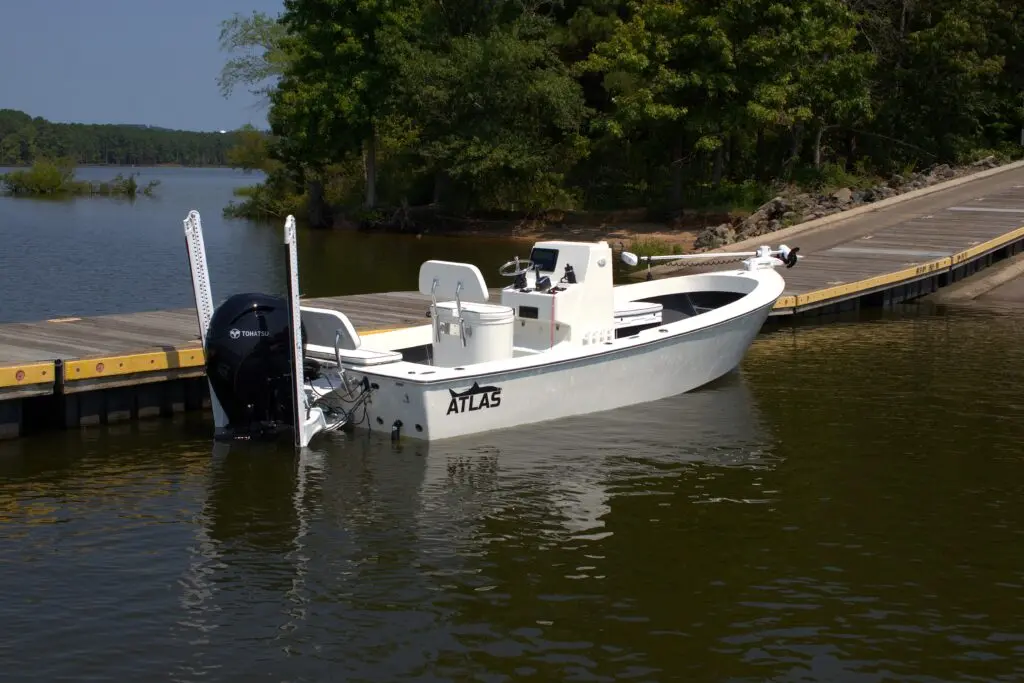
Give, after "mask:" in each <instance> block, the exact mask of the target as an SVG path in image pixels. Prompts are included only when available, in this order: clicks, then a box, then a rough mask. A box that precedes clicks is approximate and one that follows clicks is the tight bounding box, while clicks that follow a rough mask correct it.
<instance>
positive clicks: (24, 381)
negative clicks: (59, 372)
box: [0, 361, 55, 387]
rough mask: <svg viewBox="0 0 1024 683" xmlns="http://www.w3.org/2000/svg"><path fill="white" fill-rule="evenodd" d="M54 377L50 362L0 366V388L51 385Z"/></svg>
mask: <svg viewBox="0 0 1024 683" xmlns="http://www.w3.org/2000/svg"><path fill="white" fill-rule="evenodd" d="M54 377H55V373H54V371H53V362H52V361H46V362H42V363H21V364H18V365H4V366H0V387H24V386H28V385H31V384H48V383H49V384H52V383H53V378H54Z"/></svg>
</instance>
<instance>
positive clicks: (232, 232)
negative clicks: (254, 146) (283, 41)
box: [0, 167, 529, 322]
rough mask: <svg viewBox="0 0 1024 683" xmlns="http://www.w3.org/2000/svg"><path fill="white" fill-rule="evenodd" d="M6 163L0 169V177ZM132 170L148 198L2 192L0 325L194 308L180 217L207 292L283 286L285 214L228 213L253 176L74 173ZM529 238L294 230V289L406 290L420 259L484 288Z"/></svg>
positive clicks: (321, 292) (524, 251)
mask: <svg viewBox="0 0 1024 683" xmlns="http://www.w3.org/2000/svg"><path fill="white" fill-rule="evenodd" d="M8 170H10V169H5V168H0V173H3V172H6V171H8ZM119 172H120V173H125V174H128V173H132V172H134V173H138V174H139V178H138V181H139V183H140V184H145V183H147V182H149V181H150V180H159V181H160V183H161V184H160V186H158V187H157V188H156V190H155V195H154V196H153V197H139V198H137V199H136V200H135V201H128V200H124V199H111V198H103V197H79V198H75V199H70V200H60V201H55V200H38V199H26V198H22V197H18V198H14V197H2V196H0V243H2V244H3V249H2V250H0V285H2V288H3V292H4V299H3V303H0V322H15V321H26V320H41V319H49V318H56V317H64V316H72V315H76V316H87V315H102V314H106V313H123V312H134V311H146V310H159V309H167V308H181V307H186V306H193V305H194V304H195V300H194V298H193V294H192V281H191V278H190V276H189V269H188V260H187V256H186V252H185V236H184V232H183V227H182V221H183V220H184V219H185V217H186V215H188V212H189V211H190V210H192V209H196V210H198V211H199V212H200V215H201V217H202V222H203V238H204V241H205V243H206V252H207V262H208V265H209V268H210V273H211V281H212V286H213V290H214V297H215V298H218V299H219V298H224V297H227V296H228V295H230V294H234V293H236V292H242V291H253V290H255V291H266V292H270V293H283V292H284V291H285V270H284V268H285V265H284V254H283V252H282V249H283V247H281V246H280V245H281V241H282V236H283V225H284V221H274V222H273V223H262V222H259V223H257V222H251V221H246V220H227V219H225V218H223V215H222V210H223V208H224V207H225V206H226V205H227V204H228V202H230V201H231V200H232V199H233V196H232V190H233V189H234V188H236V187H239V186H243V185H251V184H253V183H255V182H258V181H259V180H260V176H259V175H257V174H253V175H246V174H244V173H242V172H241V171H235V170H230V169H182V168H120V167H113V168H102V167H91V168H84V169H80V170H79V171H78V174H77V175H78V177H79V178H80V179H83V180H109V179H111V178H113V177H114V176H115V175H116V174H117V173H119ZM517 254H518V255H519V256H520V257H522V258H526V257H528V256H529V253H528V245H524V244H522V243H521V242H520V243H516V242H514V241H512V240H499V239H479V238H476V239H474V238H446V237H434V236H424V237H422V238H416V237H415V236H411V235H409V236H396V235H381V234H368V233H359V232H354V231H330V232H324V231H309V230H302V231H300V234H299V269H300V275H301V284H302V293H303V295H304V296H334V295H340V294H360V293H366V292H379V291H395V290H413V289H416V285H417V282H416V278H417V275H418V272H419V266H420V263H422V262H423V261H424V260H426V259H430V258H446V259H450V260H457V261H458V260H468V261H471V262H473V263H476V264H477V265H478V266H479V267H480V269H481V271H482V272H483V273H484V276H485V278H486V279H487V280H488V284H490V285H491V286H501V285H503V284H504V282H503V280H504V279H503V278H501V277H500V276H499V275H497V269H498V267H499V266H500V265H501V264H502V263H504V262H505V261H508V260H509V259H511V258H512V257H513V256H515V255H517Z"/></svg>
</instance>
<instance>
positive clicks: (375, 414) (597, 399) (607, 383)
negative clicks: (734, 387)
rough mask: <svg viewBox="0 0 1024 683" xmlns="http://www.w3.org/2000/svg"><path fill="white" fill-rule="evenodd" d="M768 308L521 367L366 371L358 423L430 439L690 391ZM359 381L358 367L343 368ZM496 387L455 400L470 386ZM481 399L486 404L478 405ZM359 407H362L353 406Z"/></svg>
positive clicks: (726, 366)
mask: <svg viewBox="0 0 1024 683" xmlns="http://www.w3.org/2000/svg"><path fill="white" fill-rule="evenodd" d="M770 309H771V305H768V306H765V307H762V308H760V309H757V310H754V311H751V312H749V313H746V314H743V315H740V316H737V317H735V318H731V319H729V320H726V321H723V322H721V323H719V324H716V325H712V326H709V327H704V328H699V329H697V330H694V331H693V332H689V333H684V334H678V335H672V336H670V337H668V338H666V339H664V341H662V340H656V341H653V342H651V343H648V344H644V345H642V346H634V347H631V348H625V349H621V350H615V351H611V352H609V353H607V354H602V355H599V356H591V357H585V358H579V359H573V360H565V361H561V362H555V363H551V364H546V365H542V366H535V367H532V368H528V369H525V368H524V369H522V370H507V371H502V372H493V373H489V374H481V375H473V376H467V377H464V378H461V379H459V380H458V381H446V382H438V383H436V384H426V385H424V384H418V383H411V382H402V381H401V380H396V379H392V378H388V377H381V376H379V375H374V374H369V375H368V377H369V381H370V382H371V383H375V384H377V385H378V387H379V388H376V389H375V390H374V391H373V393H372V396H371V398H370V401H369V402H368V403H367V404H366V414H367V418H368V419H364V420H361V421H360V424H359V425H358V427H359V428H369V429H371V430H379V431H384V432H385V433H387V432H390V431H391V429H392V426H393V425H394V424H395V422H396V421H401V427H400V430H399V433H400V435H401V436H402V437H408V438H412V439H424V440H430V441H436V440H438V439H448V438H452V437H458V436H466V435H469V434H475V433H479V432H486V431H491V430H494V429H503V428H507V427H515V426H518V425H523V424H530V423H536V422H544V421H548V420H555V419H559V418H563V417H568V416H570V415H582V414H588V413H595V412H599V411H604V410H612V409H615V408H621V407H623V406H627V405H634V404H637V403H645V402H648V401H655V400H658V399H662V398H667V397H669V396H675V395H677V394H682V393H685V392H687V391H691V390H693V389H696V388H698V387H700V386H703V385H704V384H707V383H708V382H711V381H713V380H715V379H717V378H718V377H721V376H722V375H724V374H726V373H728V372H730V371H731V370H733V369H734V368H736V367H737V366H738V365H739V363H740V361H742V360H743V357H744V355H745V354H746V352H747V349H748V348H749V347H750V344H751V343H752V342H753V340H754V338H755V337H756V336H757V333H758V331H759V330H760V329H761V326H762V325H763V324H764V321H765V319H766V318H767V317H768V313H769V311H770ZM348 372H349V373H350V374H351V375H352V376H353V377H355V378H358V379H361V377H362V375H361V374H360V373H359V372H355V371H352V370H349V371H348ZM474 382H475V383H477V384H478V385H479V386H480V387H495V388H496V389H497V390H498V392H497V394H496V395H495V394H494V393H492V392H490V391H488V392H485V393H486V401H485V400H484V394H478V395H476V396H473V397H469V398H466V399H459V398H456V399H454V403H455V406H454V407H455V410H454V412H452V411H451V408H452V407H453V397H452V395H451V392H450V391H449V390H454V391H455V392H457V393H461V392H465V391H466V390H468V389H470V387H472V386H473V384H474ZM484 404H487V405H484ZM358 412H361V409H359V410H358V411H357V413H358Z"/></svg>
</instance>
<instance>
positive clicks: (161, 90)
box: [0, 0, 283, 131]
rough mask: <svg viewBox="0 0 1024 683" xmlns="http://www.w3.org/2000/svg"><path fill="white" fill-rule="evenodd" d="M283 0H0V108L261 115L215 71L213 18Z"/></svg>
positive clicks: (84, 114) (214, 122)
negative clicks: (226, 90)
mask: <svg viewBox="0 0 1024 683" xmlns="http://www.w3.org/2000/svg"><path fill="white" fill-rule="evenodd" d="M282 9H283V3H282V0H174V1H173V2H158V1H157V0H93V1H91V2H90V1H89V0H2V1H0V64H2V65H3V67H0V109H18V110H20V111H23V112H26V113H27V114H29V115H31V116H42V117H43V118H45V119H49V120H50V121H56V122H64V123H72V122H77V123H135V124H146V125H151V126H163V127H166V128H176V129H183V130H200V131H214V130H231V129H234V128H238V127H239V126H241V125H243V124H246V123H251V124H252V125H254V126H257V127H259V128H265V127H266V125H267V117H266V113H267V112H266V108H265V107H264V106H263V105H262V104H261V103H260V102H259V100H258V99H257V98H256V97H255V96H253V95H251V94H249V93H248V92H247V91H246V89H245V88H244V87H242V88H239V89H238V91H237V92H236V93H234V94H233V95H232V97H231V98H230V99H225V98H224V97H223V96H222V95H221V93H220V89H219V88H218V87H217V76H218V75H219V73H220V69H221V67H222V66H223V65H224V63H225V62H226V61H227V60H228V58H229V55H228V54H227V53H224V52H222V51H221V50H220V46H219V44H218V36H219V34H220V22H221V21H222V20H224V19H227V18H229V17H230V16H231V15H233V14H234V13H235V12H241V13H243V14H249V13H251V12H252V11H253V10H257V11H262V12H267V13H269V14H272V15H277V14H279V13H280V12H281V10H282Z"/></svg>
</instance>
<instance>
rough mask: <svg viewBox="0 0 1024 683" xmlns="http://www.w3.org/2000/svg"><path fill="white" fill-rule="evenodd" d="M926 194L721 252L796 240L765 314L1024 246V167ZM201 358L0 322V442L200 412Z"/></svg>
mask: <svg viewBox="0 0 1024 683" xmlns="http://www.w3.org/2000/svg"><path fill="white" fill-rule="evenodd" d="M926 190H927V191H917V192H913V193H908V195H905V196H899V197H894V198H892V199H889V200H885V201H884V202H879V203H878V205H877V206H870V205H869V206H867V207H859V208H858V209H855V210H853V211H850V212H848V213H849V214H850V215H846V216H844V214H842V213H840V214H833V215H832V216H828V217H826V218H825V219H819V220H817V221H812V222H810V223H808V224H802V225H797V226H793V227H790V228H787V229H785V230H781V231H778V232H776V233H771V234H768V235H764V236H762V237H759V238H756V239H754V240H748V241H747V243H740V244H734V245H730V246H729V247H725V248H723V249H722V250H723V251H728V250H732V249H736V248H752V247H753V246H756V244H755V243H758V244H760V243H764V244H771V245H773V246H778V244H779V243H780V242H783V241H784V242H786V243H787V244H789V246H790V247H800V253H801V255H803V256H805V257H806V258H804V259H801V261H800V263H798V264H797V266H796V267H795V268H793V269H789V270H783V271H781V272H782V273H783V275H784V277H785V278H786V282H787V288H786V291H785V293H784V295H783V296H782V297H781V298H780V299H779V301H778V302H777V304H776V306H775V308H774V310H773V311H772V317H773V319H784V318H794V317H806V316H821V315H827V314H833V313H842V312H846V311H850V310H856V309H858V308H860V307H862V306H871V307H876V306H889V305H893V304H897V303H901V302H905V301H909V300H912V299H915V298H918V297H921V296H924V295H927V294H930V293H932V292H935V291H937V290H938V289H940V288H941V287H945V286H947V285H949V284H952V283H954V282H957V281H959V280H962V279H963V278H965V277H969V276H970V275H972V274H974V273H976V272H977V271H979V270H982V269H984V268H986V267H988V266H990V265H992V264H993V263H995V262H998V261H1001V260H1003V259H1006V258H1009V257H1010V256H1013V255H1015V254H1017V253H1020V252H1021V251H1024V163H1022V162H1017V163H1014V164H1010V165H1008V166H1005V167H1001V168H997V169H992V170H990V171H984V172H982V173H979V174H976V175H975V176H969V177H968V178H966V179H965V178H959V179H956V180H952V181H948V182H946V183H940V184H938V185H936V186H932V187H930V188H926ZM660 269H661V267H659V270H660ZM494 291H497V290H494ZM429 302H430V299H429V297H426V296H423V295H421V294H419V293H416V292H388V293H379V294H359V295H351V296H337V297H326V298H316V299H303V303H304V304H306V305H310V306H317V307H322V308H332V309H336V310H339V311H342V312H344V313H345V314H346V315H347V316H348V317H349V318H350V319H351V320H352V323H353V324H354V325H355V327H356V328H357V330H358V331H359V333H360V334H361V335H372V334H373V333H374V332H379V331H383V330H388V329H395V328H401V327H409V326H413V325H421V324H423V323H424V322H426V316H427V310H428V306H429ZM204 365H205V358H204V354H203V350H202V347H201V344H200V341H199V328H198V318H197V315H196V311H195V310H194V309H179V310H171V311H153V312H145V313H129V314H121V315H107V316H98V317H87V318H78V317H68V318H57V319H53V320H46V321H40V322H31V323H8V324H2V325H0V439H2V438H17V437H19V436H23V435H27V434H31V433H36V432H39V431H46V430H53V429H69V428H78V427H85V426H89V425H98V424H108V423H115V422H123V421H131V420H139V419H144V418H150V417H157V416H165V415H171V414H174V413H176V412H182V411H187V410H202V409H204V408H208V407H209V392H208V385H207V383H206V380H205V377H204Z"/></svg>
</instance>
